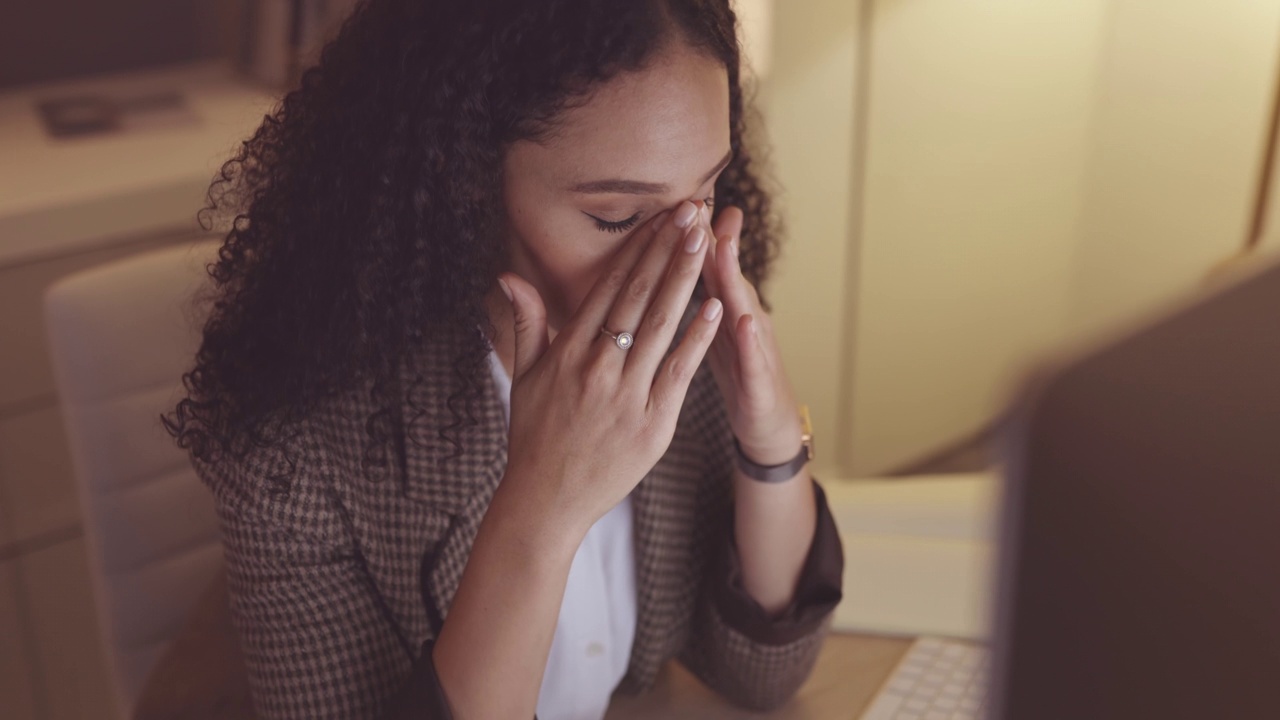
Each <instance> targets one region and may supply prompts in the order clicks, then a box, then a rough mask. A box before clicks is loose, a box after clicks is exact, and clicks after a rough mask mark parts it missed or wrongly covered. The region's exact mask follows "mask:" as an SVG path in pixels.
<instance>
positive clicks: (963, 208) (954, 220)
mask: <svg viewBox="0 0 1280 720" xmlns="http://www.w3.org/2000/svg"><path fill="white" fill-rule="evenodd" d="M872 8H873V18H872V21H871V22H872V45H871V50H870V74H869V88H868V92H869V97H868V118H867V156H866V165H865V173H866V177H865V199H864V207H863V213H862V217H861V226H860V229H861V233H860V234H861V247H860V253H859V259H858V262H857V265H856V268H855V270H854V275H853V276H852V278H853V280H854V282H855V284H856V287H857V292H856V295H855V297H854V298H853V305H852V307H851V310H852V311H853V312H854V313H856V317H855V323H856V337H855V338H854V339H853V347H852V353H851V356H850V358H851V362H850V365H849V366H848V367H847V368H846V371H847V372H851V373H852V378H853V384H852V387H850V388H848V392H849V394H848V396H846V402H848V403H849V407H850V408H851V410H852V414H851V418H850V420H851V426H850V427H849V428H848V429H847V432H848V433H849V435H847V437H851V438H852V442H851V443H850V444H849V445H848V446H847V447H848V453H849V454H848V455H847V457H846V458H845V459H846V466H847V467H848V469H849V470H850V472H851V473H853V474H855V475H864V474H869V473H875V472H879V471H883V470H885V469H887V468H890V467H893V466H895V465H898V464H902V463H905V462H907V461H909V460H912V459H915V458H918V457H919V456H920V455H922V454H923V453H926V452H928V451H930V450H933V449H936V448H938V447H940V446H942V445H945V444H947V443H949V442H951V441H954V440H955V439H957V438H959V437H961V436H963V435H965V434H967V433H971V432H973V431H975V430H977V429H978V428H980V427H981V426H983V425H984V424H985V423H986V422H987V421H988V420H989V419H990V417H991V416H992V415H993V413H995V412H996V411H997V409H998V408H999V407H1000V405H1001V403H1002V401H1003V400H1004V398H1005V394H1006V389H1007V387H1008V385H1009V381H1010V378H1011V377H1013V376H1014V375H1015V374H1016V368H1018V367H1019V366H1020V365H1021V363H1022V361H1023V359H1024V358H1025V357H1026V356H1027V355H1029V354H1032V353H1034V352H1036V351H1037V350H1039V349H1041V348H1043V347H1045V346H1046V345H1049V344H1051V343H1053V342H1055V341H1057V340H1058V339H1059V338H1060V337H1061V333H1062V329H1063V326H1064V324H1065V321H1066V316H1067V307H1068V305H1067V291H1068V287H1069V284H1070V281H1071V272H1070V267H1071V261H1072V257H1073V247H1074V244H1075V242H1076V236H1075V234H1074V229H1075V225H1076V220H1077V217H1078V213H1079V208H1080V205H1081V198H1082V193H1083V186H1082V180H1083V177H1084V172H1085V158H1086V157H1087V155H1088V153H1087V152H1086V151H1087V148H1088V142H1089V121H1090V108H1091V100H1092V98H1093V94H1094V87H1095V81H1096V78H1097V58H1098V57H1099V55H1100V49H1101V42H1102V39H1103V23H1104V20H1105V2H1104V0H1075V1H1073V2H1052V3H1050V2H1025V1H1023V0H984V1H982V2H964V3H957V2H954V1H953V0H875V1H874V3H873V5H872Z"/></svg>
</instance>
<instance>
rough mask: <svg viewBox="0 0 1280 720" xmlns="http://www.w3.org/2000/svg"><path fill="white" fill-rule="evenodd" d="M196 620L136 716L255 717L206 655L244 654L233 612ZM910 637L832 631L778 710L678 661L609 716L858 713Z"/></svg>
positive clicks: (698, 719)
mask: <svg viewBox="0 0 1280 720" xmlns="http://www.w3.org/2000/svg"><path fill="white" fill-rule="evenodd" d="M193 625H194V626H195V627H196V631H195V632H193V633H191V634H190V636H189V637H188V638H186V639H180V640H179V642H178V643H176V644H175V647H174V648H173V649H171V651H170V657H172V656H173V655H174V654H175V653H176V654H177V655H179V656H183V657H185V658H186V659H187V660H188V662H186V663H181V664H184V665H186V666H187V667H186V669H180V668H178V667H175V666H171V667H169V668H166V669H165V670H164V671H161V672H159V673H157V674H156V675H153V677H152V682H151V683H150V684H149V686H148V688H147V690H145V691H144V692H143V696H144V697H143V699H142V701H141V703H140V705H139V708H138V709H137V712H136V713H135V716H134V717H135V720H179V719H181V720H252V717H253V714H252V712H251V711H250V709H249V708H248V706H247V701H246V700H245V696H246V694H247V692H248V690H247V688H246V687H245V686H244V683H243V678H242V677H239V676H238V675H236V674H235V673H234V672H222V673H219V672H216V671H211V670H210V668H209V667H208V665H207V661H206V658H207V656H208V654H209V652H210V651H212V652H214V653H215V654H217V653H218V652H230V653H235V654H237V655H238V650H236V649H235V647H234V643H228V642H227V638H230V637H232V630H231V627H230V625H229V623H228V621H227V619H226V618H225V617H224V616H216V615H215V616H208V617H202V616H200V613H197V617H196V621H195V622H194V623H193ZM201 636H203V639H200V637H201ZM210 638H213V640H210ZM219 639H221V640H220V641H221V643H222V644H221V645H219V646H218V647H215V648H212V650H211V648H210V643H211V642H212V643H214V644H217V643H218V642H219ZM196 645H199V647H198V648H197V647H196ZM910 645H911V641H910V640H908V639H904V638H890V637H876V636H870V635H842V634H835V633H833V634H831V635H830V636H828V638H827V641H826V644H825V645H823V648H822V652H821V654H819V655H818V662H817V665H816V666H815V667H814V669H813V674H812V675H810V676H809V680H808V681H807V682H806V683H805V684H804V686H803V687H801V688H800V692H799V693H798V694H797V695H796V697H795V698H793V699H792V700H791V702H789V703H787V704H786V705H784V706H783V707H782V708H779V709H778V710H775V711H774V712H771V713H753V712H748V711H746V710H741V709H738V708H735V707H732V706H731V705H729V704H728V703H727V702H725V701H724V700H723V699H721V698H720V696H719V695H716V694H715V693H714V692H712V691H711V690H709V689H708V688H707V687H706V686H705V685H703V684H702V683H701V682H700V681H698V680H697V679H696V678H694V677H693V675H691V674H690V673H689V672H688V671H687V670H685V669H684V668H683V667H682V666H680V665H679V664H677V663H675V662H671V663H668V664H667V666H666V667H665V668H663V670H662V672H661V674H660V675H659V676H658V680H657V683H656V684H655V685H654V687H653V689H652V690H651V691H650V692H647V693H645V694H643V695H638V696H634V697H621V698H618V699H617V700H615V702H614V703H613V705H612V706H611V707H610V708H609V712H608V714H607V715H606V716H605V720H651V719H652V718H663V720H739V719H742V720H746V719H747V718H750V719H751V720H800V719H801V718H803V719H804V720H855V719H856V718H857V717H858V715H859V714H860V713H861V712H862V711H863V710H864V709H865V708H866V707H867V705H868V704H870V702H871V698H872V697H873V696H874V695H875V692H876V690H877V689H879V687H880V684H881V683H882V682H884V680H885V678H887V677H888V676H889V673H891V672H892V671H893V668H894V667H895V666H896V665H897V663H898V660H899V659H900V658H901V657H902V656H903V654H905V653H906V651H907V648H908V647H910ZM192 662H194V663H195V665H194V666H193V665H191V663H192ZM192 667H195V668H197V669H196V670H195V671H192V669H191V668H192ZM215 670H216V669H215Z"/></svg>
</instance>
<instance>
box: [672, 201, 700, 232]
mask: <svg viewBox="0 0 1280 720" xmlns="http://www.w3.org/2000/svg"><path fill="white" fill-rule="evenodd" d="M697 215H698V208H697V207H694V204H693V203H691V202H689V201H688V200H685V201H684V202H682V203H680V207H678V208H676V216H675V221H676V227H679V228H687V227H689V226H690V225H692V224H693V219H694V218H695V217H697Z"/></svg>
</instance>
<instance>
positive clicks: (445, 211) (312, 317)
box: [161, 0, 778, 471]
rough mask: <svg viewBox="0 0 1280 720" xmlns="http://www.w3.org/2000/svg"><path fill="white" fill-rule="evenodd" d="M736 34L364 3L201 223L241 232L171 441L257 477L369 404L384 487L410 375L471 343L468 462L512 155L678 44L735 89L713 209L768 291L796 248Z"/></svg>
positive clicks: (170, 424) (460, 362)
mask: <svg viewBox="0 0 1280 720" xmlns="http://www.w3.org/2000/svg"><path fill="white" fill-rule="evenodd" d="M736 30H737V19H736V17H735V15H734V13H733V11H732V9H731V8H730V6H729V2H728V0H537V1H536V2H529V1H527V0H364V2H361V3H360V4H359V5H358V6H357V7H356V9H355V12H354V13H353V14H352V16H351V17H350V18H348V19H347V21H346V22H345V23H344V25H343V27H342V29H341V31H340V32H339V34H338V35H337V37H336V38H335V39H334V40H333V41H332V42H330V43H329V44H328V45H326V46H325V48H324V50H323V51H322V52H321V54H320V59H319V62H318V63H317V65H316V66H314V67H312V68H310V69H308V70H307V71H306V72H305V73H303V74H302V76H301V78H300V80H299V82H298V84H297V87H296V88H294V89H293V90H292V91H290V92H289V93H287V94H286V95H285V96H284V98H283V100H282V101H281V102H280V104H279V105H278V106H277V107H276V108H275V109H274V110H273V112H272V113H271V114H270V115H267V116H266V117H265V118H264V119H263V122H262V125H261V126H260V127H259V128H258V129H257V130H256V131H255V132H254V134H253V136H252V137H251V138H249V139H248V140H247V141H245V142H244V143H243V144H242V145H241V147H240V148H239V150H238V151H237V152H236V154H235V155H234V157H232V158H231V159H230V160H228V161H227V162H226V163H225V164H224V165H223V166H222V168H221V170H220V171H219V173H218V175H217V177H216V178H215V179H214V181H213V184H212V185H211V187H210V189H209V194H208V204H207V206H206V207H205V208H204V209H203V210H202V211H201V215H200V217H201V222H202V223H205V226H206V228H208V227H210V224H209V223H210V222H211V220H210V218H211V217H213V216H214V215H215V214H218V215H223V216H225V217H228V218H229V219H230V224H229V228H230V229H229V231H228V232H227V234H226V237H225V240H224V242H223V245H222V246H221V248H220V249H219V251H218V256H217V260H216V262H214V263H211V264H210V265H209V266H208V268H207V270H208V273H209V275H210V276H211V277H212V278H213V279H214V281H215V282H214V284H213V285H212V288H211V291H210V295H209V296H208V297H206V298H205V299H204V301H205V302H207V303H208V308H207V314H206V315H205V317H206V318H207V319H206V320H205V325H204V329H203V341H202V343H201V345H200V348H199V351H198V352H197V354H196V357H195V366H194V368H193V369H192V370H191V371H190V372H188V373H186V374H185V375H183V385H184V387H185V389H186V391H187V393H186V397H185V398H183V399H182V400H181V401H180V402H178V404H177V406H176V407H175V408H173V409H172V410H171V411H170V412H168V413H165V414H164V415H162V416H161V421H162V423H163V424H164V426H165V428H166V430H167V431H168V432H169V434H170V435H172V436H173V438H174V439H175V441H176V442H177V444H178V446H179V447H181V448H183V449H185V450H187V451H188V452H189V453H190V454H191V455H192V456H193V457H195V458H197V459H200V460H203V461H207V462H213V461H215V460H216V459H217V458H218V456H219V455H220V454H221V453H230V454H232V455H233V456H236V457H243V455H244V454H245V453H247V452H249V451H250V450H252V449H253V448H255V447H257V448H261V447H267V446H270V445H271V444H273V443H274V442H276V441H278V440H279V438H280V437H281V434H282V433H285V432H286V431H287V429H288V428H289V427H290V426H291V424H292V423H293V422H295V421H296V420H298V419H300V418H302V417H305V416H306V414H307V413H308V412H309V411H310V410H312V409H313V408H314V407H315V406H316V404H317V403H318V402H320V401H321V400H323V399H325V398H327V397H331V396H333V395H335V394H337V393H342V392H346V391H349V390H351V389H352V388H355V387H366V385H365V384H367V387H369V388H370V390H369V393H370V396H371V397H370V399H371V400H372V401H373V402H374V406H373V407H376V408H381V409H379V410H377V411H376V412H374V413H372V414H371V415H370V416H369V417H368V418H367V420H366V422H365V429H366V432H367V434H368V437H367V438H366V440H367V441H368V442H367V444H366V446H365V448H366V449H365V453H364V467H365V470H366V471H367V470H368V467H369V464H371V463H372V464H377V465H383V464H385V460H386V455H385V453H386V451H387V445H388V441H391V442H393V443H402V442H403V439H400V438H402V436H403V434H404V429H405V421H404V418H403V417H401V416H400V415H401V413H400V412H399V410H398V407H399V404H398V399H399V397H400V396H399V395H398V393H399V392H400V388H399V387H398V385H397V382H396V378H397V372H398V370H397V369H398V368H399V367H400V364H401V363H402V362H403V361H405V360H406V359H407V358H408V357H411V356H412V355H413V354H414V353H415V352H417V351H419V350H420V349H421V348H422V346H423V344H424V342H425V341H426V340H427V338H429V337H431V336H432V333H439V332H457V333H459V334H460V337H462V338H471V340H470V341H469V342H464V343H463V347H462V349H461V350H460V351H459V354H458V356H457V357H456V358H455V359H454V362H453V369H454V372H455V374H456V375H457V377H458V378H459V379H460V383H459V387H461V388H463V389H462V390H460V391H459V392H457V393H455V394H454V395H453V396H452V397H450V398H449V401H448V406H449V409H450V410H451V412H452V414H453V423H452V424H451V425H449V426H448V427H446V428H440V429H439V430H438V433H439V434H440V436H441V437H442V438H444V439H446V440H448V441H449V442H451V443H452V444H453V446H454V448H455V451H456V450H457V449H458V448H459V445H458V442H457V441H456V440H455V439H453V438H454V435H453V431H455V430H456V429H457V428H458V427H461V426H462V424H463V423H475V422H477V421H476V420H475V418H474V416H473V411H474V407H475V403H476V402H477V401H478V399H479V398H481V397H482V393H483V391H484V382H485V380H484V374H483V373H484V372H485V367H486V356H487V354H488V352H489V351H490V347H491V345H490V341H489V340H488V339H487V338H486V337H485V336H482V335H481V334H480V333H478V332H475V331H474V328H477V327H480V328H485V329H487V330H488V333H489V334H488V338H492V337H493V332H494V328H493V326H492V324H491V322H490V320H489V317H488V314H487V311H486V309H485V303H484V300H485V296H486V293H487V292H488V290H489V289H490V288H491V287H492V285H493V283H494V281H495V279H496V277H497V274H498V272H499V269H500V267H499V263H500V261H501V259H502V252H503V243H502V238H501V228H502V226H503V216H502V211H501V208H502V207H503V203H502V201H501V199H502V190H501V188H502V183H501V179H502V178H501V174H502V160H503V155H504V152H505V149H506V148H507V147H508V146H509V145H510V144H511V143H513V142H515V141H517V140H521V139H535V140H536V139H538V138H540V137H545V136H546V133H548V132H549V131H551V130H553V129H554V123H555V120H556V118H557V115H558V114H559V113H560V112H562V111H563V110H564V109H565V108H566V107H569V106H570V105H571V104H572V103H574V102H578V101H581V100H582V99H584V98H586V97H587V95H588V93H589V92H590V90H591V89H592V87H594V86H596V85H597V84H598V83H602V82H604V81H606V80H608V79H609V78H611V77H613V76H614V75H616V74H617V73H620V72H625V71H631V70H637V69H640V68H642V67H644V63H645V62H646V60H647V59H648V58H649V57H650V56H651V55H652V54H653V53H654V52H655V51H656V50H658V49H659V48H661V47H662V45H663V43H665V42H668V41H670V40H672V39H673V38H679V39H682V40H683V41H685V42H687V43H689V44H690V45H691V46H692V47H694V48H696V49H698V50H699V51H701V52H705V53H707V54H708V55H709V56H710V57H713V58H715V59H716V60H718V61H720V62H722V63H724V66H725V68H726V69H727V70H728V78H729V90H730V99H729V106H730V107H729V110H730V123H731V128H730V130H731V144H732V150H733V153H734V154H733V160H732V162H731V163H730V165H729V166H728V168H727V169H726V170H725V171H724V172H723V173H722V174H721V176H720V179H719V181H718V183H717V185H716V205H717V207H718V208H724V207H727V206H729V205H735V206H737V207H739V208H741V209H742V211H743V213H744V214H745V216H746V217H745V223H744V229H743V233H742V237H741V239H740V254H741V259H742V265H743V271H744V274H745V275H746V276H747V277H748V278H749V279H750V280H751V281H752V282H754V283H755V284H756V285H757V287H759V286H760V285H761V283H762V282H763V281H764V280H765V279H766V277H767V275H768V271H769V268H770V266H771V264H772V263H773V260H774V258H775V257H776V255H777V252H778V239H777V238H778V226H777V221H776V218H775V217H774V216H773V213H772V211H771V208H770V199H769V194H768V193H767V192H766V191H765V190H764V189H763V187H762V182H761V175H760V173H759V171H758V169H757V164H758V162H759V161H758V159H757V157H755V156H753V154H752V152H751V151H750V150H749V149H748V147H747V145H746V143H745V142H744V136H745V135H746V133H747V120H746V118H747V116H748V110H747V109H746V107H745V103H744V99H743V87H742V80H741V75H740V50H739V45H738V39H737V32H736ZM751 115H752V117H753V118H754V117H756V116H755V114H754V113H751ZM753 122H754V120H753ZM766 307H767V305H766ZM418 381H419V382H420V381H421V377H420V376H419V377H418ZM410 395H411V393H410ZM411 407H413V406H411ZM414 409H415V411H420V409H419V408H416V407H414ZM416 417H417V415H415V419H416ZM411 422H412V420H410V423H411ZM400 451H401V452H402V451H403V449H402V447H401V448H400Z"/></svg>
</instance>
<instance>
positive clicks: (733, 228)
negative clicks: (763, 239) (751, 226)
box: [714, 205, 744, 238]
mask: <svg viewBox="0 0 1280 720" xmlns="http://www.w3.org/2000/svg"><path fill="white" fill-rule="evenodd" d="M743 219H744V217H743V214H742V208H739V207H735V206H732V205H730V206H729V207H727V208H725V209H723V210H721V211H720V215H719V216H718V217H717V218H716V221H715V226H714V230H715V234H716V237H721V238H740V237H742V222H743Z"/></svg>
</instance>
